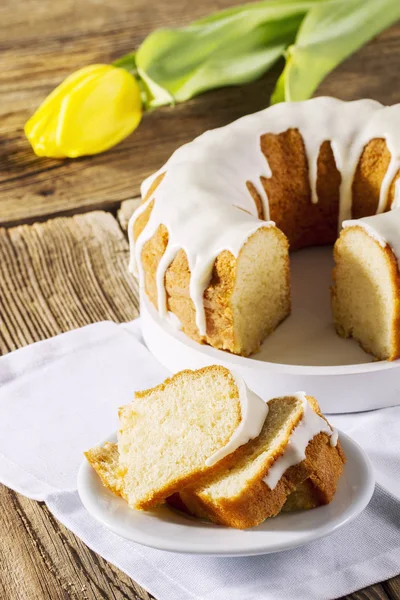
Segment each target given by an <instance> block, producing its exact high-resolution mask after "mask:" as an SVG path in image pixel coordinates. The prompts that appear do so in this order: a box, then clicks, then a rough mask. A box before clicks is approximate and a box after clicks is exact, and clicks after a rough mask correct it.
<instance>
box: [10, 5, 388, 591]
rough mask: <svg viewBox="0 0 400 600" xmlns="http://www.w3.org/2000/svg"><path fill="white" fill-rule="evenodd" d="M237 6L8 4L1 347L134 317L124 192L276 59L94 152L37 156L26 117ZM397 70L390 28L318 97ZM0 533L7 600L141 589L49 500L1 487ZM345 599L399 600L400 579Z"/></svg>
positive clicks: (220, 119) (223, 111) (376, 82)
mask: <svg viewBox="0 0 400 600" xmlns="http://www.w3.org/2000/svg"><path fill="white" fill-rule="evenodd" d="M235 3H238V1H237V0H236V1H235V0H214V1H211V0H203V2H202V3H200V2H199V3H192V2H191V1H190V0H170V1H169V2H165V1H164V0H152V1H151V2H149V0H119V2H118V3H116V2H113V1H112V0H63V2H54V0H25V1H23V0H19V1H16V0H5V1H3V4H2V6H1V9H0V14H1V19H0V28H1V38H0V39H1V40H2V48H3V52H2V54H1V55H0V86H1V88H2V95H1V97H2V102H1V103H0V114H1V119H0V127H1V129H0V156H1V158H0V182H1V183H0V226H2V227H0V354H5V353H7V352H9V351H12V350H15V349H16V348H19V347H21V346H24V345H26V344H29V343H31V342H34V341H37V340H41V339H44V338H48V337H50V336H53V335H55V334H57V333H60V332H63V331H67V330H69V329H72V328H75V327H80V326H82V325H85V324H87V323H93V322H95V321H101V320H103V319H112V320H114V321H125V320H130V319H133V318H135V317H136V316H137V314H138V302H137V286H136V282H135V280H134V279H133V278H132V277H131V276H130V275H129V274H128V272H127V258H128V244H127V241H126V236H125V233H124V223H126V217H127V215H128V214H129V213H130V212H131V210H132V205H133V204H132V202H128V203H126V202H124V201H125V200H127V199H130V198H134V197H137V196H138V193H139V184H140V182H141V180H142V179H143V178H144V177H145V176H146V175H148V174H150V173H151V172H152V171H154V170H155V169H157V168H158V167H159V166H160V165H161V164H162V163H163V161H164V160H165V159H166V158H167V157H168V156H169V155H170V154H171V152H172V151H173V150H174V149H175V148H176V147H177V146H179V145H180V144H182V143H183V142H186V141H188V140H190V139H192V138H193V137H194V136H196V135H198V134H199V133H201V132H203V131H204V130H206V129H210V128H211V127H216V126H219V125H224V124H225V123H228V122H229V121H231V120H233V119H234V118H236V117H239V116H241V115H244V114H246V113H249V112H253V111H255V110H258V109H261V108H263V107H265V106H267V104H268V100H269V95H270V93H271V90H272V88H273V84H274V81H275V79H276V77H277V74H278V73H279V71H280V69H281V67H282V64H279V65H278V66H277V68H275V69H273V70H272V71H271V72H270V73H269V74H267V75H266V76H265V77H264V78H263V79H262V80H260V81H258V82H256V83H254V84H251V85H247V86H244V87H241V88H232V89H225V90H219V91H216V92H213V93H209V94H206V95H204V96H202V97H199V98H197V99H195V100H193V101H192V102H189V103H187V104H185V105H181V106H178V107H176V108H174V109H169V108H166V109H162V110H159V111H157V112H154V113H153V114H151V115H148V116H146V117H145V118H144V120H143V122H142V124H141V125H140V129H139V130H138V131H137V132H136V133H135V134H134V135H132V136H131V137H130V138H129V139H127V140H125V141H124V142H123V143H122V144H120V145H119V146H117V147H116V148H114V149H113V150H111V151H109V152H107V153H105V154H103V155H100V156H95V157H89V158H83V159H78V160H75V161H70V160H62V161H56V160H50V159H38V158H36V157H35V156H34V154H33V152H32V151H31V149H30V147H29V145H28V143H27V141H26V140H25V138H24V135H23V130H22V128H23V124H24V122H25V121H26V120H27V118H28V117H29V116H30V115H31V114H32V112H33V110H34V109H35V108H36V107H37V105H38V104H39V103H40V101H41V100H42V99H43V98H44V97H45V96H46V94H47V93H48V92H49V91H50V90H51V89H52V88H53V87H55V85H56V84H58V83H59V82H60V81H61V80H62V79H63V78H64V77H65V76H66V75H67V74H68V73H70V72H71V71H73V70H74V69H76V68H78V67H81V66H83V65H85V64H89V63H94V62H110V61H111V60H113V59H115V58H117V57H118V56H120V55H122V54H124V53H126V52H127V51H129V50H131V49H133V48H134V47H135V46H137V45H138V44H139V43H140V42H141V40H142V39H143V38H144V37H145V36H146V35H147V34H148V33H149V32H150V31H151V30H152V29H154V28H155V27H158V26H160V25H164V26H166V25H175V26H178V25H180V24H183V23H187V22H189V21H190V20H192V19H194V18H196V17H199V16H202V15H204V14H207V13H209V12H211V10H215V9H217V8H223V7H225V6H229V5H233V4H235ZM117 4H118V6H116V5H117ZM399 68H400V25H397V26H393V27H392V28H391V29H389V30H388V31H386V32H385V33H383V34H381V35H380V36H379V37H378V38H377V39H375V40H373V41H372V42H371V43H370V44H368V45H367V46H366V47H365V48H363V49H362V50H361V51H360V52H358V53H357V54H356V55H355V56H353V57H351V58H350V59H349V60H348V61H346V62H345V63H344V64H343V65H342V66H341V67H340V68H339V69H337V70H336V71H335V72H334V73H333V74H331V75H330V76H329V77H328V78H327V80H326V81H325V82H324V83H323V85H321V88H320V90H319V93H323V94H326V95H334V96H338V97H340V98H343V99H353V98H362V97H366V96H367V97H368V96H370V97H372V98H375V99H378V100H381V101H383V102H386V103H395V102H399V101H400V97H399V93H398V72H399ZM121 203H122V208H121ZM120 209H121V210H120ZM118 217H120V218H118ZM121 224H122V227H121ZM0 531H1V542H0V598H1V599H2V600H3V599H4V600H36V599H51V600H58V599H67V598H70V599H88V600H98V599H100V598H102V599H111V598H112V599H121V600H122V599H125V600H127V599H131V598H143V599H145V598H149V595H148V594H147V593H146V592H145V591H144V590H143V589H141V588H140V587H139V586H138V585H136V584H135V582H134V581H132V580H131V579H129V578H128V577H127V576H126V575H125V574H124V573H122V572H120V571H119V570H118V569H117V568H115V567H113V566H112V565H110V564H108V563H107V562H106V561H104V560H103V559H102V558H101V557H100V556H98V555H96V554H95V553H94V552H91V551H90V550H89V549H88V548H87V547H86V546H85V545H84V544H83V543H82V542H81V541H80V540H79V539H77V538H76V537H75V536H74V535H73V534H72V533H70V532H69V531H68V530H67V529H65V528H64V527H63V526H62V525H61V524H60V523H58V522H57V521H56V519H55V518H54V517H53V516H52V514H51V513H50V512H49V511H48V510H47V508H46V506H45V504H43V503H36V502H33V501H30V500H27V499H26V498H24V497H22V496H20V495H19V494H16V493H14V492H12V491H11V490H9V489H7V488H5V487H1V486H0ZM399 571H400V565H399ZM348 598H354V599H355V598H371V599H372V598H380V599H385V600H386V599H388V598H390V599H395V598H397V599H400V577H397V578H394V579H392V580H390V581H387V582H383V583H381V584H377V585H374V586H371V587H369V588H368V589H366V590H362V591H360V592H357V593H354V594H351V595H350V596H348Z"/></svg>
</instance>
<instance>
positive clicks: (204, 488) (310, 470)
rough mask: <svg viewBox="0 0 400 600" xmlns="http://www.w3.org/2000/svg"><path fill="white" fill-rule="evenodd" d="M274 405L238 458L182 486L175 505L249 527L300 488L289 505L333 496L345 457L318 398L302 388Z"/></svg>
mask: <svg viewBox="0 0 400 600" xmlns="http://www.w3.org/2000/svg"><path fill="white" fill-rule="evenodd" d="M268 407H269V412H268V416H267V418H266V420H265V423H264V426H263V428H262V430H261V433H260V435H259V436H258V437H257V438H256V439H254V440H252V441H251V442H249V443H248V444H247V445H246V446H244V447H242V448H241V449H240V450H239V451H238V453H237V454H236V457H237V462H236V464H235V465H234V466H232V467H230V468H229V469H226V470H225V471H224V472H223V473H220V474H218V475H216V476H212V477H209V478H208V479H207V481H205V482H203V483H202V485H200V486H196V487H195V486H190V487H187V488H186V489H184V490H181V491H180V494H179V496H180V498H179V500H178V501H177V500H176V498H175V499H173V500H172V502H173V503H174V505H175V506H178V507H179V502H181V503H183V505H184V507H185V509H186V510H187V511H188V512H190V513H191V514H193V515H195V516H198V517H200V518H208V519H210V520H212V521H214V522H215V523H219V524H222V525H227V526H230V527H236V528H239V529H244V528H247V527H253V526H255V525H258V524H259V523H261V522H262V521H264V520H265V519H266V518H268V517H271V516H274V515H276V514H278V513H279V512H280V511H281V510H282V508H283V507H284V505H285V503H286V502H287V499H288V498H290V495H291V494H292V493H293V492H294V491H295V490H296V489H298V490H299V492H298V494H297V495H296V496H294V497H292V499H291V501H290V504H289V506H288V507H287V508H288V509H289V510H295V509H297V508H312V507H313V506H317V505H320V504H327V503H329V502H330V501H331V500H332V498H333V496H334V494H335V491H336V484H337V480H338V478H339V477H340V475H341V473H342V470H343V464H344V462H345V458H344V455H343V452H342V449H341V446H340V443H337V436H336V433H335V432H334V430H332V429H331V427H330V425H329V424H328V422H327V421H326V420H325V419H324V418H323V417H322V416H321V415H320V412H319V407H318V404H317V402H316V400H315V399H314V398H312V397H306V396H305V395H304V394H303V393H298V394H296V395H293V396H287V397H283V398H275V399H273V400H270V401H269V402H268ZM306 480H308V483H307V484H304V482H305V481H306ZM177 502H178V504H177Z"/></svg>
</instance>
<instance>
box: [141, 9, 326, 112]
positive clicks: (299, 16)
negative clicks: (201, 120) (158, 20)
mask: <svg viewBox="0 0 400 600" xmlns="http://www.w3.org/2000/svg"><path fill="white" fill-rule="evenodd" d="M321 2H323V0H264V1H262V2H257V3H254V4H245V5H242V6H237V7H233V8H231V9H227V10H224V11H222V12H219V13H216V14H213V15H210V16H209V17H205V18H203V19H200V20H199V21H196V22H195V23H193V24H191V25H189V26H188V27H184V28H182V29H159V30H156V31H154V32H153V33H152V34H150V35H149V36H148V37H147V38H146V39H145V40H144V42H143V43H142V45H141V46H140V47H139V49H138V50H137V52H136V55H135V63H136V68H137V71H138V74H139V76H140V78H141V79H142V82H143V83H144V85H145V86H146V88H147V108H155V107H157V106H162V105H164V104H174V103H175V102H184V101H185V100H188V99H189V98H192V97H193V96H195V95H197V94H199V93H201V92H204V91H206V90H209V89H212V88H216V87H222V86H227V85H236V84H242V83H246V82H249V81H253V80H255V79H257V78H258V77H260V76H261V75H262V74H263V73H264V72H265V71H266V70H267V69H268V68H269V67H270V66H271V65H272V64H273V63H274V62H275V61H276V60H277V59H278V58H279V57H280V56H281V55H282V54H283V53H284V51H285V49H286V48H287V47H288V46H289V44H291V43H293V42H294V40H295V36H296V32H297V30H298V28H299V26H300V23H301V22H302V20H303V18H304V16H305V14H306V13H307V11H308V10H309V9H311V8H314V7H315V6H317V5H319V4H320V3H321Z"/></svg>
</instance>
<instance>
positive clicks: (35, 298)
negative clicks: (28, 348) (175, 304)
mask: <svg viewBox="0 0 400 600" xmlns="http://www.w3.org/2000/svg"><path fill="white" fill-rule="evenodd" d="M127 253H128V245H127V242H126V240H125V237H124V236H123V234H122V232H121V230H120V228H119V227H118V224H117V222H116V221H115V219H114V217H113V216H112V215H110V214H107V213H104V212H93V213H89V214H87V215H76V216H74V217H71V218H66V217H61V218H58V219H54V220H49V221H47V222H46V223H36V224H35V225H32V226H27V225H21V226H19V227H15V228H12V229H9V230H7V229H0V256H1V260H0V315H1V322H0V353H2V354H4V353H5V352H9V351H10V350H15V349H16V348H18V347H21V346H24V345H25V344H30V343H32V342H34V341H37V340H41V339H45V338H48V337H51V336H53V335H56V334H57V333H61V332H63V331H68V330H69V329H73V328H75V327H82V326H83V325H86V324H88V323H93V322H94V321H101V320H105V319H111V320H113V321H125V320H131V319H134V318H135V317H136V316H137V315H138V300H137V284H136V280H135V279H134V278H133V277H132V276H131V275H130V274H128V272H127V264H128V258H127Z"/></svg>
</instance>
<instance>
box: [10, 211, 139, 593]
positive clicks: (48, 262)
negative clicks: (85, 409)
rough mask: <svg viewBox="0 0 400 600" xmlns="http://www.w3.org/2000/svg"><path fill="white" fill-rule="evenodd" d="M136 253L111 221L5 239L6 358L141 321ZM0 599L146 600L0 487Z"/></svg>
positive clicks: (19, 232) (41, 510)
mask: <svg viewBox="0 0 400 600" xmlns="http://www.w3.org/2000/svg"><path fill="white" fill-rule="evenodd" d="M127 261H128V245H127V242H126V239H125V237H124V236H123V234H122V232H121V230H120V228H119V227H118V224H117V222H116V220H115V219H114V217H113V216H112V215H110V214H106V213H103V212H95V213H90V214H86V215H78V216H75V217H73V218H60V219H54V220H50V221H48V222H46V223H41V224H36V225H33V226H21V227H17V228H13V229H9V230H4V229H2V230H0V352H1V353H5V352H8V351H10V350H13V349H15V348H17V347H20V346H23V345H25V344H27V343H30V342H33V341H37V340H40V339H44V338H47V337H50V336H52V335H55V334H57V333H60V332H62V331H67V330H69V329H72V328H74V327H78V326H81V325H84V324H87V323H92V322H94V321H98V320H102V319H112V320H115V321H126V320H130V319H132V318H134V317H136V316H137V314H138V303H137V287H136V281H135V280H134V278H133V277H131V276H130V275H129V273H128V272H127ZM0 531H1V532H2V540H1V543H0V597H1V598H2V600H3V598H4V600H16V599H18V600H36V599H37V600H39V599H40V600H43V599H49V598H51V599H52V600H53V599H54V600H59V599H65V598H70V599H74V600H75V599H87V600H98V599H100V598H103V599H105V598H107V599H108V598H110V599H111V598H113V599H114V598H115V599H118V600H120V599H121V600H122V599H125V600H126V599H127V598H129V599H130V598H132V599H134V598H143V599H144V600H148V598H149V596H148V594H147V592H145V591H144V590H142V589H141V588H140V587H139V586H137V585H136V584H135V583H134V582H133V581H131V580H130V579H129V578H128V577H127V576H126V575H125V574H124V573H121V572H120V571H119V570H118V569H116V568H115V567H113V566H111V565H109V564H108V563H106V561H104V560H103V559H102V558H101V557H99V556H97V555H96V554H95V553H94V552H91V551H90V550H89V549H88V548H87V547H86V546H85V545H84V544H83V543H82V542H80V540H78V539H77V538H75V536H74V535H73V534H72V533H70V532H69V531H68V530H67V529H65V528H64V527H63V526H62V525H61V524H59V523H58V522H57V521H56V519H55V518H54V517H53V516H52V515H51V514H50V513H49V511H48V510H47V508H46V506H45V505H44V504H38V503H36V502H32V501H30V500H28V499H26V498H24V497H22V496H20V495H18V494H15V493H14V492H12V491H10V490H7V488H5V487H4V486H0Z"/></svg>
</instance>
